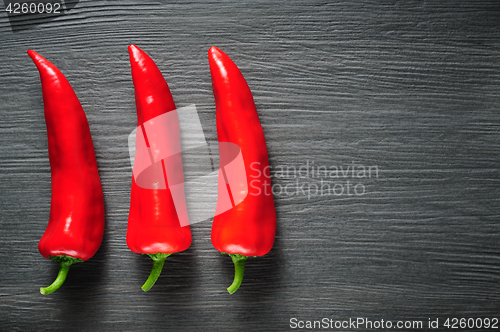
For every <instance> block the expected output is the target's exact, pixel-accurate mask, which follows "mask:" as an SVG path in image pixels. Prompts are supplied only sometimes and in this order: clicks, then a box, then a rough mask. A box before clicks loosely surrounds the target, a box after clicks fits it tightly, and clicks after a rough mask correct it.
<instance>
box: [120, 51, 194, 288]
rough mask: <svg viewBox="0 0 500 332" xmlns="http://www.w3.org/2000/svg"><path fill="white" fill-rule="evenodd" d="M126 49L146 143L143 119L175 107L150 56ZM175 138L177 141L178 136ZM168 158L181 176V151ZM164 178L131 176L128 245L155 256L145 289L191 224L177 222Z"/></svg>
mask: <svg viewBox="0 0 500 332" xmlns="http://www.w3.org/2000/svg"><path fill="white" fill-rule="evenodd" d="M128 49H129V53H130V64H131V67H132V80H133V82H134V89H135V101H136V107H137V120H138V121H137V122H138V127H140V130H142V132H143V134H144V137H145V138H146V143H147V146H148V147H149V143H148V140H147V136H148V135H147V133H146V130H145V129H144V123H145V122H146V121H149V120H152V119H154V118H155V117H157V116H159V115H162V114H165V113H167V112H170V111H173V110H175V109H176V108H175V104H174V100H173V99H172V95H171V94H170V90H169V88H168V85H167V82H166V81H165V79H164V78H163V76H162V74H161V72H160V70H159V69H158V67H157V66H156V64H155V63H154V62H153V60H152V59H151V58H150V57H149V56H148V55H147V54H146V53H144V52H143V51H142V50H141V49H139V48H138V47H137V46H135V45H130V46H129V47H128ZM177 139H178V140H179V144H180V136H179V137H177ZM136 160H137V154H136ZM169 162H171V163H173V164H174V165H173V167H174V168H175V172H177V176H178V177H182V178H183V174H182V159H181V155H180V154H178V155H176V156H173V157H171V158H169ZM165 166H166V165H165V160H162V161H161V165H159V164H156V166H155V167H161V168H162V169H163V174H166V173H165ZM167 166H169V167H172V165H167ZM163 180H164V181H165V183H166V189H148V188H142V187H140V186H139V185H137V183H136V180H135V178H134V176H133V177H132V189H131V197H130V213H129V219H128V228H127V245H128V247H129V248H130V250H132V251H133V252H135V253H140V254H148V255H149V256H150V257H151V258H152V259H153V260H154V265H153V269H152V271H151V274H150V276H149V278H148V280H147V281H146V283H145V284H144V285H143V286H142V289H143V290H144V291H148V290H149V289H150V288H151V287H152V286H153V285H154V283H155V282H156V280H157V279H158V277H159V275H160V273H161V270H162V268H163V264H164V262H165V258H167V257H168V256H169V255H171V254H172V253H175V252H179V251H183V250H186V249H187V248H188V247H189V246H190V245H191V228H190V226H189V225H187V226H181V225H180V222H179V217H178V215H177V211H176V208H175V205H174V202H173V199H172V193H171V191H170V188H169V186H168V180H167V177H166V176H164V179H163Z"/></svg>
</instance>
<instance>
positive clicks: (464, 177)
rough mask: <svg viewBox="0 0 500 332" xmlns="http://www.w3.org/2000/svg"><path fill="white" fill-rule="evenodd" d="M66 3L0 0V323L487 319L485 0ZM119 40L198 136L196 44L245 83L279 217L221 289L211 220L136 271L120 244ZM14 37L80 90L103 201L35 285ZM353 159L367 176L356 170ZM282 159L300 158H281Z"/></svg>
mask: <svg viewBox="0 0 500 332" xmlns="http://www.w3.org/2000/svg"><path fill="white" fill-rule="evenodd" d="M65 3H66V6H67V10H66V11H65V12H64V13H63V14H62V15H60V16H58V17H52V18H50V19H47V18H45V19H44V18H43V17H42V18H40V17H39V18H36V17H29V16H23V17H15V18H13V17H9V16H8V15H7V13H5V12H4V11H3V10H2V12H1V13H0V34H1V36H2V37H1V38H0V49H2V52H1V53H0V63H2V66H0V96H1V97H0V98H1V100H2V104H1V108H0V156H1V157H0V174H1V175H0V176H1V182H0V186H1V188H0V189H1V190H0V193H1V200H0V204H1V215H0V230H1V232H0V260H1V262H0V263H1V267H2V270H1V271H2V272H1V273H0V326H1V327H2V328H1V329H2V330H6V331H17V330H18V331H27V330H37V331H40V330H47V331H53V330H68V329H70V328H73V329H78V330H101V331H102V330H106V331H112V330H116V331H122V330H140V331H142V330H147V329H149V330H159V329H166V330H172V331H179V330H187V331H194V330H207V329H210V330H221V331H222V330H228V331H229V330H244V331H256V330H258V331H282V330H288V329H290V318H292V317H296V318H298V319H302V320H314V319H322V318H323V317H327V318H331V319H334V320H343V319H348V318H349V317H353V318H356V317H367V318H370V319H372V320H379V319H384V320H422V321H424V322H427V320H428V318H431V319H436V318H439V319H440V321H441V323H443V322H444V319H445V318H446V317H466V318H469V317H473V318H477V317H494V316H496V317H498V312H499V309H500V307H499V303H500V302H499V300H500V294H499V281H500V250H499V247H498V243H499V240H500V229H499V223H498V220H499V217H500V210H499V203H500V202H499V201H500V186H499V184H500V176H499V169H498V161H499V160H500V131H499V124H500V109H499V105H500V93H499V92H500V68H499V64H500V53H499V51H500V26H499V25H498V22H499V21H500V6H499V5H498V3H497V2H496V1H468V2H458V1H440V2H439V3H437V2H429V1H405V2H401V1H385V2H383V3H382V2H380V3H378V2H372V1H363V2H356V3H354V2H347V1H346V2H324V1H323V2H320V1H287V2H269V1H252V2H250V1H244V2H238V3H237V4H234V3H232V2H229V1H222V2H207V1H192V2H186V3H185V2H180V1H177V2H168V3H167V2H165V3H164V2H158V1H148V2H134V1H125V0H117V1H73V2H68V1H67V2H65ZM130 43H136V44H137V45H138V46H139V47H141V48H142V49H144V50H145V51H146V52H147V53H148V54H150V55H151V57H152V58H153V59H154V60H155V61H156V63H157V64H158V66H159V68H160V69H161V70H162V72H163V74H164V76H165V78H166V80H167V81H168V83H169V85H170V88H171V90H172V93H173V96H174V100H175V101H176V103H177V105H178V106H185V105H188V104H193V103H194V104H196V106H197V109H198V111H199V115H200V120H201V122H202V125H203V129H204V131H205V135H206V138H207V140H208V141H209V142H211V143H213V142H214V141H215V140H216V131H215V112H214V101H213V96H212V92H211V83H210V74H209V70H208V61H207V56H206V52H207V50H208V48H209V47H210V46H212V45H216V46H218V47H220V48H221V49H222V50H224V51H225V52H227V53H228V54H229V55H230V56H231V57H232V58H233V60H234V61H235V62H236V64H237V65H238V66H239V67H240V69H241V70H242V72H243V74H244V75H245V77H246V78H247V80H248V83H249V85H250V87H251V89H252V91H253V93H254V98H255V102H256V105H257V107H258V110H259V114H260V118H261V122H262V125H263V127H264V131H265V134H266V138H267V141H268V147H269V155H270V162H271V165H272V167H273V183H274V185H275V190H276V192H277V194H276V206H277V210H278V224H279V225H278V233H277V238H276V243H275V246H274V248H273V250H272V251H271V252H270V253H269V254H268V255H267V256H265V257H262V258H259V259H251V260H249V261H248V263H247V271H246V275H245V280H244V284H243V286H242V287H241V289H240V290H239V291H238V292H237V293H236V294H234V295H232V296H229V295H228V294H227V293H226V292H225V288H226V287H227V286H228V285H229V284H230V282H231V279H232V273H233V271H232V269H233V268H232V263H231V262H230V260H229V259H228V258H227V257H223V256H221V255H220V254H218V253H217V251H216V250H215V249H214V248H213V247H212V245H211V243H210V227H211V222H210V220H208V221H204V222H200V223H197V224H195V225H193V245H192V246H191V248H190V249H189V250H187V251H185V252H183V253H179V254H176V255H173V256H172V257H170V258H168V261H167V263H166V264H165V269H164V272H163V274H162V276H161V277H160V279H159V280H158V282H157V284H156V285H155V286H154V288H153V289H152V290H151V291H150V292H149V293H143V292H142V291H141V290H140V286H141V285H142V283H143V282H144V280H145V279H146V277H147V275H148V274H149V270H150V268H151V262H150V261H149V259H148V258H146V257H142V256H140V255H137V254H134V253H132V252H131V251H130V250H129V249H128V248H127V246H126V242H125V235H126V226H127V217H128V204H129V195H130V179H131V169H130V163H129V156H128V148H127V137H128V135H129V133H130V132H131V131H132V130H133V129H134V126H135V122H136V119H135V105H134V92H133V86H132V81H131V77H130V68H129V63H128V54H127V46H128V44H130ZM27 49H33V50H35V51H37V52H39V53H41V54H42V55H44V56H45V57H47V58H48V59H49V60H50V61H52V62H53V63H54V64H56V65H57V66H58V67H59V68H60V69H61V71H62V72H63V73H64V74H65V75H66V77H67V78H68V80H69V81H70V82H71V84H72V85H73V87H74V89H75V91H76V93H77V95H78V97H79V98H80V101H81V102H82V105H83V107H84V109H85V111H86V113H87V117H88V119H89V124H90V128H91V131H92V135H93V139H94V144H95V149H96V155H97V160H98V164H99V170H100V174H101V179H102V183H103V188H104V194H105V202H106V209H107V218H106V222H107V224H106V234H105V238H104V242H103V245H102V247H101V249H100V250H99V252H98V253H97V254H96V256H95V257H94V258H92V259H91V260H89V261H88V262H86V263H84V264H80V265H79V266H78V265H77V266H74V267H73V268H72V270H71V272H70V275H69V277H68V280H67V281H66V283H65V285H64V286H63V288H62V289H60V290H59V291H58V292H56V293H54V294H52V295H50V296H45V297H44V296H42V295H40V294H39V293H38V288H39V287H40V286H45V285H47V284H49V283H50V282H52V280H53V278H54V277H55V275H56V266H55V264H54V263H52V262H50V261H47V260H45V259H43V257H41V256H40V255H39V253H38V250H37V243H38V240H39V238H40V237H41V235H42V233H43V231H44V229H45V226H46V222H47V219H48V214H49V209H50V174H49V172H50V168H49V163H48V156H47V139H46V131H45V123H44V118H43V102H42V96H41V88H40V82H39V77H38V73H37V71H36V68H35V66H34V65H33V64H32V63H31V60H30V59H29V57H28V56H27V55H26V50H27ZM186 160H188V159H186ZM187 163H188V164H187V165H186V168H188V169H189V167H194V166H196V163H197V159H196V158H192V159H189V161H188V162H187ZM306 166H309V171H308V172H306V171H305V167H306ZM312 166H314V170H315V172H314V173H312V171H311V168H312ZM362 166H364V167H366V168H368V167H372V168H371V170H372V172H373V173H371V175H370V176H368V175H366V177H360V174H358V173H357V172H358V171H360V170H361V167H362ZM301 167H302V169H301ZM318 167H327V169H328V170H329V171H328V172H327V173H324V171H322V170H324V168H320V172H319V173H318V172H317V170H318ZM341 167H342V169H341ZM348 167H349V170H350V171H352V168H353V167H355V169H356V173H355V174H354V175H353V174H352V172H351V173H349V172H346V169H347V168H348ZM294 168H295V169H297V170H299V169H301V171H302V172H301V173H300V174H295V175H294V174H293V173H289V174H288V177H286V176H285V175H286V174H283V173H280V171H281V170H283V169H287V170H290V172H291V171H292V170H293V169H294ZM335 169H338V170H339V172H338V173H336V172H334V171H335ZM342 172H344V173H342ZM306 173H307V174H306ZM301 175H302V177H301ZM347 181H349V186H350V187H349V188H350V190H351V191H350V192H349V193H347V186H348V182H347ZM327 185H329V186H330V188H329V192H328V194H327V193H326V188H327V187H326V186H327ZM356 185H358V186H357V187H356V188H357V189H358V194H359V193H362V194H360V195H356V193H353V191H352V190H353V189H354V186H356ZM286 186H287V187H286ZM321 186H323V192H321V191H320V192H317V191H316V188H320V189H321ZM285 187H286V188H287V190H288V191H287V193H285V192H281V193H279V194H278V192H279V191H280V188H281V189H283V188H285ZM297 187H298V189H297ZM342 188H343V189H344V192H343V193H342V194H339V193H340V190H341V189H342ZM362 189H363V190H364V191H363V192H361V190H362ZM332 190H336V191H335V192H333V191H332Z"/></svg>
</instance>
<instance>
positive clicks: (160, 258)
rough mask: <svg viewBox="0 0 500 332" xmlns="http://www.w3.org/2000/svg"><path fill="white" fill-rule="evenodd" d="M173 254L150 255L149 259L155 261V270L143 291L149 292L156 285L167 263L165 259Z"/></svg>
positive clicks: (143, 286)
mask: <svg viewBox="0 0 500 332" xmlns="http://www.w3.org/2000/svg"><path fill="white" fill-rule="evenodd" d="M170 255H172V254H163V253H156V254H148V256H149V257H151V258H152V259H153V269H152V270H151V273H150V274H149V278H148V280H146V282H145V283H144V285H142V287H141V288H142V290H143V291H145V292H147V291H148V290H150V289H151V287H153V285H154V284H155V282H156V280H158V277H159V276H160V274H161V270H163V264H164V263H165V259H166V258H167V257H168V256H170Z"/></svg>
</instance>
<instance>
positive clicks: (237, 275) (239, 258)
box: [227, 254, 248, 294]
mask: <svg viewBox="0 0 500 332" xmlns="http://www.w3.org/2000/svg"><path fill="white" fill-rule="evenodd" d="M228 255H229V256H230V257H231V259H232V260H233V263H234V280H233V283H232V284H231V286H229V287H228V288H227V291H228V292H229V294H233V293H234V292H236V291H237V290H238V288H240V285H241V282H242V281H243V273H244V272H245V261H246V260H247V258H248V256H243V255H238V254H228Z"/></svg>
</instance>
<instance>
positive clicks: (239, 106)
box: [208, 47, 276, 294]
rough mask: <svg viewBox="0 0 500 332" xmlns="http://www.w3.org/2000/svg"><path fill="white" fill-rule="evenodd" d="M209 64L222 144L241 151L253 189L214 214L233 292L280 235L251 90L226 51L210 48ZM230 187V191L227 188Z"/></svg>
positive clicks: (214, 240) (216, 242) (216, 241)
mask: <svg viewBox="0 0 500 332" xmlns="http://www.w3.org/2000/svg"><path fill="white" fill-rule="evenodd" d="M208 60H209V64H210V73H211V75H212V88H213V92H214V96H215V106H216V117H217V136H218V140H219V142H230V143H234V144H237V145H238V146H239V147H240V149H241V154H242V156H243V161H244V164H245V172H246V181H247V188H249V192H248V194H247V196H246V197H245V199H244V200H243V201H242V202H241V203H239V204H238V205H236V206H234V207H233V208H232V209H230V210H228V211H226V212H224V213H222V214H219V215H217V216H215V218H214V221H213V225H212V243H213V245H214V247H215V248H216V249H217V250H219V251H220V252H222V253H227V254H229V255H230V256H231V258H232V260H233V262H234V265H235V278H234V281H233V284H232V285H231V286H230V287H229V288H228V291H229V293H231V294H232V293H234V292H235V291H236V290H237V289H238V287H239V286H240V284H241V281H242V279H243V272H244V268H245V260H246V259H247V258H248V256H262V255H265V254H267V253H268V252H269V251H270V250H271V248H272V246H273V243H274V237H275V234H276V211H275V207H274V200H273V195H272V191H271V180H270V175H269V160H268V156H267V147H266V140H265V137H264V132H263V130H262V126H261V124H260V122H259V116H258V114H257V110H256V108H255V103H254V100H253V97H252V93H251V91H250V88H249V87H248V84H247V83H246V81H245V79H244V78H243V75H242V74H241V72H240V70H239V69H238V67H236V65H235V64H234V62H233V61H231V59H230V58H229V57H228V56H227V55H226V54H225V53H224V52H222V51H221V50H219V49H218V48H216V47H212V48H210V50H209V51H208ZM219 176H221V173H219ZM227 188H228V190H229V186H227ZM219 197H220V193H219Z"/></svg>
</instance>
